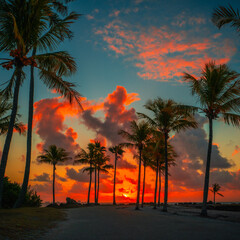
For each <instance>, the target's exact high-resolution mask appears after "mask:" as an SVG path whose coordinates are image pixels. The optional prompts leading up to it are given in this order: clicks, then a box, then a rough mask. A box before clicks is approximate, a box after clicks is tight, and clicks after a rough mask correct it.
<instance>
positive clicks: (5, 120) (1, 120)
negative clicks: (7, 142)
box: [0, 95, 26, 135]
mask: <svg viewBox="0 0 240 240" xmlns="http://www.w3.org/2000/svg"><path fill="white" fill-rule="evenodd" d="M11 109H12V104H11V103H9V102H8V101H7V100H6V99H4V98H3V97H2V96H1V95H0V135H3V134H6V133H7V131H8V125H9V120H10V117H11V116H10V115H6V113H7V112H8V111H9V110H11ZM18 117H20V115H17V117H16V119H15V123H14V130H15V131H17V132H18V133H19V134H25V132H26V127H25V126H24V124H23V123H22V122H18Z"/></svg>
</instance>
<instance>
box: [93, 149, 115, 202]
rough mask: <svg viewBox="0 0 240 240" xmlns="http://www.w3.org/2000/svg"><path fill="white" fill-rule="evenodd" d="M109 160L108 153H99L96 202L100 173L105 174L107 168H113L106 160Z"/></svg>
mask: <svg viewBox="0 0 240 240" xmlns="http://www.w3.org/2000/svg"><path fill="white" fill-rule="evenodd" d="M109 160H110V157H109V156H108V155H105V152H104V153H103V154H102V155H100V156H99V157H98V159H97V175H98V176H97V179H98V180H97V182H98V184H97V204H98V199H99V188H100V173H101V172H103V173H105V174H107V173H109V172H108V170H109V169H112V168H113V165H112V164H107V162H108V161H109Z"/></svg>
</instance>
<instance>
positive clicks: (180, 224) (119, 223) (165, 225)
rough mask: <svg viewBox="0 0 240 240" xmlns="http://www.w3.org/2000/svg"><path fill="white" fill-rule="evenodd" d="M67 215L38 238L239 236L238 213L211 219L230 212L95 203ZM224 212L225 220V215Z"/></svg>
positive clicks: (73, 210) (232, 237) (66, 239)
mask: <svg viewBox="0 0 240 240" xmlns="http://www.w3.org/2000/svg"><path fill="white" fill-rule="evenodd" d="M66 211H67V215H68V218H67V220H66V221H63V222H60V223H59V224H58V225H57V227H56V228H55V229H51V230H49V231H48V232H47V233H46V234H44V235H43V236H42V238H40V239H41V240H51V239H53V240H55V239H56V240H75V239H76V240H77V239H83V240H85V239H100V240H101V239H148V240H149V239H164V240H165V239H167V240H171V239H174V240H181V239H183V240H188V239H191V240H192V239H194V240H195V239H196V240H198V239H201V240H205V239H217V240H221V239H227V240H231V239H238V240H239V239H240V222H236V221H238V219H239V220H240V216H239V215H240V212H234V213H230V212H228V213H227V212H221V213H216V212H217V211H214V212H212V211H211V213H210V215H211V216H212V217H214V218H216V217H221V216H224V213H226V214H227V215H229V214H230V218H229V220H234V221H235V222H232V221H226V220H220V219H214V218H207V219H206V218H201V217H199V214H198V212H199V210H198V209H184V208H179V207H171V208H170V209H169V213H163V212H161V211H160V210H159V209H158V210H153V209H152V207H150V206H147V207H144V209H143V210H140V211H136V210H134V207H133V206H132V207H129V206H128V207H124V206H116V207H113V206H97V207H85V208H75V209H68V210H66ZM226 214H225V217H224V218H225V219H226V218H227V217H226Z"/></svg>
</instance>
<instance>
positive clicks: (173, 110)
mask: <svg viewBox="0 0 240 240" xmlns="http://www.w3.org/2000/svg"><path fill="white" fill-rule="evenodd" d="M145 108H146V109H148V110H150V111H151V112H152V114H153V115H154V117H153V118H151V117H149V116H147V115H146V114H144V113H138V115H139V117H140V118H144V119H146V120H147V121H148V123H149V124H150V125H151V126H152V127H154V128H155V129H157V131H159V132H161V133H162V134H163V136H164V156H165V193H164V206H163V211H164V212H167V201H168V147H167V146H168V139H169V134H170V132H172V131H174V132H179V131H181V130H185V129H188V128H196V127H197V123H196V121H195V119H194V117H193V115H192V114H191V113H190V112H187V111H184V110H182V109H181V108H179V107H178V105H177V103H176V102H174V101H173V100H171V99H169V100H163V99H161V98H157V99H156V100H154V101H152V100H149V101H148V102H147V103H146V104H145ZM157 159H158V158H157ZM157 166H158V162H157ZM157 169H158V168H157ZM157 171H158V170H157ZM157 175H158V174H156V179H157ZM156 182H157V180H156Z"/></svg>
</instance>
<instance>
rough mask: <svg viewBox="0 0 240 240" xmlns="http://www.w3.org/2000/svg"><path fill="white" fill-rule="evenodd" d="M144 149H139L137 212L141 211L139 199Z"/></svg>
mask: <svg viewBox="0 0 240 240" xmlns="http://www.w3.org/2000/svg"><path fill="white" fill-rule="evenodd" d="M141 159H142V149H141V148H139V169H138V189H137V201H136V208H135V209H136V210H139V198H140V183H141V162H142V160H141Z"/></svg>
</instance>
